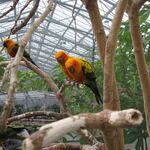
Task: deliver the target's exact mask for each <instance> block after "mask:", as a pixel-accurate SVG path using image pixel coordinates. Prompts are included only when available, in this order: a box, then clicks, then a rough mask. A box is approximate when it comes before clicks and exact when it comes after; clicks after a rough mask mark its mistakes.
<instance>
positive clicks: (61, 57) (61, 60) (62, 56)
mask: <svg viewBox="0 0 150 150" xmlns="http://www.w3.org/2000/svg"><path fill="white" fill-rule="evenodd" d="M55 58H56V60H57V62H58V64H59V65H60V67H61V69H62V71H63V72H64V73H65V74H66V76H67V79H68V80H73V78H72V76H71V75H70V73H69V72H68V71H67V69H66V67H65V63H66V61H67V60H68V59H69V58H72V57H71V56H69V55H68V54H67V53H65V52H64V51H58V52H56V54H55Z"/></svg>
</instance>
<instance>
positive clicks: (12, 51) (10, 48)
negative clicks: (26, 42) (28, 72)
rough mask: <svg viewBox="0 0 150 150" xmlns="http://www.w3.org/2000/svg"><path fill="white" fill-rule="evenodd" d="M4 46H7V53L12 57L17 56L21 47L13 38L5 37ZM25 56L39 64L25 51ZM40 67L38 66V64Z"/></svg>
mask: <svg viewBox="0 0 150 150" xmlns="http://www.w3.org/2000/svg"><path fill="white" fill-rule="evenodd" d="M3 46H4V47H5V48H6V50H7V53H8V54H9V55H10V56H11V57H15V56H16V54H17V51H18V48H19V45H18V44H17V43H16V42H14V41H13V40H12V39H4V40H3ZM23 57H25V58H26V59H27V60H28V61H30V62H31V63H32V64H34V65H35V66H37V65H36V64H35V62H34V61H33V60H32V59H31V57H30V55H29V54H28V53H27V52H26V51H24V53H23ZM37 67H38V66H37ZM38 68H39V67H38Z"/></svg>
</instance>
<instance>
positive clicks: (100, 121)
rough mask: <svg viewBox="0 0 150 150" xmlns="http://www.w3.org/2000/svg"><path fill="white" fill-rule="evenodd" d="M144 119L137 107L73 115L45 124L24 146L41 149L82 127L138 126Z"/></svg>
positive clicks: (111, 127) (112, 127)
mask: <svg viewBox="0 0 150 150" xmlns="http://www.w3.org/2000/svg"><path fill="white" fill-rule="evenodd" d="M142 121H143V117H142V114H141V113H140V112H139V111H138V110H135V109H127V110H123V111H110V110H104V111H102V112H99V113H86V114H80V115H76V116H71V117H68V118H65V119H62V120H59V121H57V122H54V123H51V124H47V125H44V126H43V127H41V128H40V129H39V131H37V132H35V133H33V134H32V135H31V136H30V137H29V138H27V139H25V140H24V142H23V144H22V148H23V150H41V148H42V147H45V146H48V145H49V144H50V143H51V142H54V141H55V140H56V139H58V138H59V137H61V136H63V135H65V134H66V133H68V132H71V131H75V130H79V129H80V128H88V129H100V130H102V131H105V129H106V128H108V129H111V130H113V129H115V128H124V127H136V126H137V125H140V124H141V123H142ZM93 122H94V123H93Z"/></svg>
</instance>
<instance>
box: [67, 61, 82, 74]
mask: <svg viewBox="0 0 150 150" xmlns="http://www.w3.org/2000/svg"><path fill="white" fill-rule="evenodd" d="M65 66H66V68H67V69H68V70H69V72H70V73H72V74H73V73H77V72H80V71H81V69H82V66H81V64H80V62H79V61H78V60H77V59H76V58H70V59H68V60H67V62H66V63H65Z"/></svg>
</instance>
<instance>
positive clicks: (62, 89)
mask: <svg viewBox="0 0 150 150" xmlns="http://www.w3.org/2000/svg"><path fill="white" fill-rule="evenodd" d="M69 85H71V86H74V87H77V88H83V86H84V85H83V84H81V83H79V82H77V81H73V80H67V81H65V82H64V83H63V84H62V86H61V87H60V89H59V91H58V93H57V94H58V95H59V94H61V93H63V91H64V90H65V88H66V86H69Z"/></svg>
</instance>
